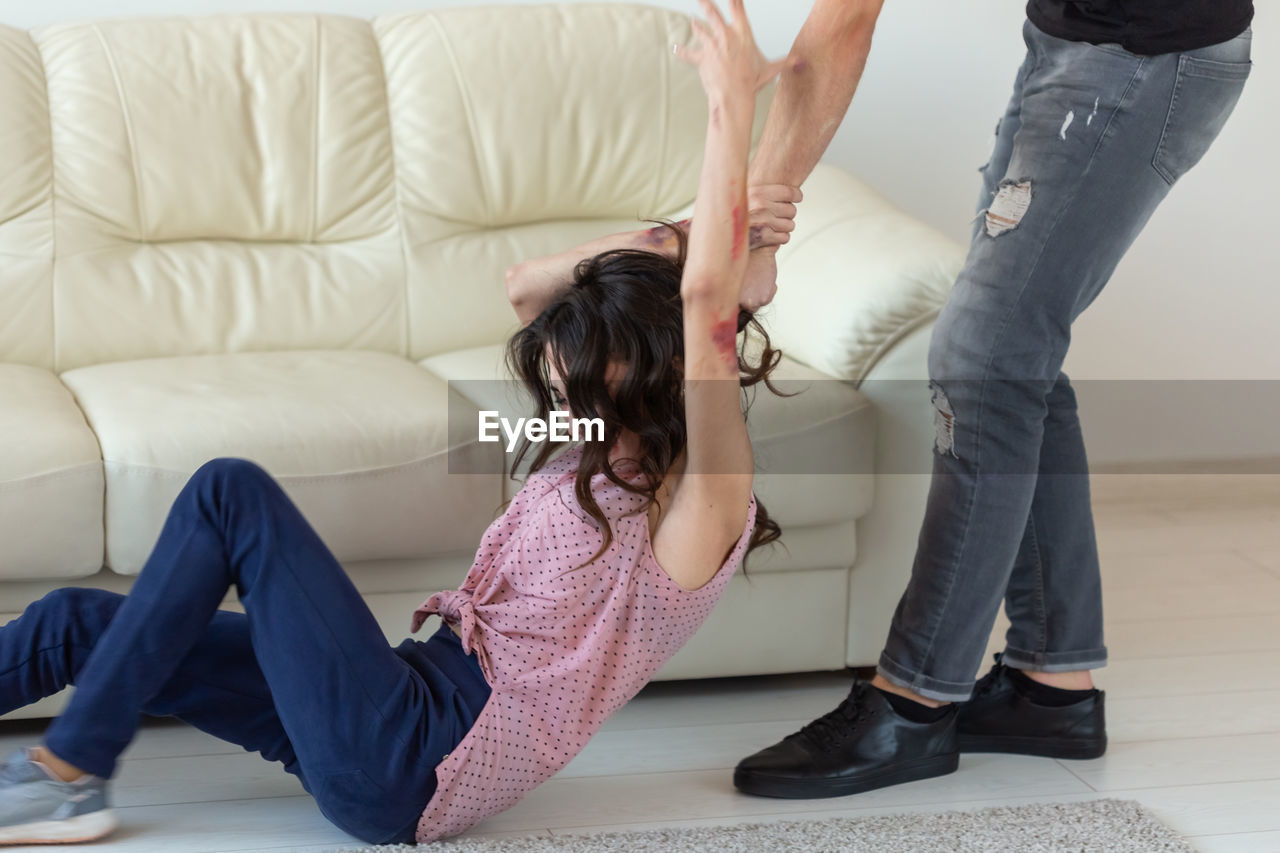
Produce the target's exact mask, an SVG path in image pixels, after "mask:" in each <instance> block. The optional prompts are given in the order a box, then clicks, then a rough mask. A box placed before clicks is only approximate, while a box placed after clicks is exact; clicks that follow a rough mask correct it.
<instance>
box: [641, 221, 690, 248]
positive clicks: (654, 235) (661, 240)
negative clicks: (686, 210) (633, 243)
mask: <svg viewBox="0 0 1280 853" xmlns="http://www.w3.org/2000/svg"><path fill="white" fill-rule="evenodd" d="M692 224H693V220H692V219H681V220H680V221H679V222H676V223H673V225H674V226H675V227H676V228H679V229H680V230H681V231H683V232H684V233H685V234H688V233H689V226H690V225H692ZM643 244H644V246H645V248H647V249H649V250H650V251H654V252H674V251H675V250H676V248H677V244H676V235H675V234H672V233H671V227H670V226H667V225H656V226H654V227H653V228H650V229H649V230H648V231H646V232H644V239H643Z"/></svg>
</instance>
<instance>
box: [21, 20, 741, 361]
mask: <svg viewBox="0 0 1280 853" xmlns="http://www.w3.org/2000/svg"><path fill="white" fill-rule="evenodd" d="M688 38H689V34H688V28H687V18H686V17H685V16H684V15H681V14H677V13H674V12H670V11H667V10H661V9H656V8H651V7H642V6H619V5H613V4H609V5H585V4H583V5H578V4H575V5H567V6H508V7H489V8H483V9H479V8H475V9H451V10H443V11H435V12H414V13H408V14H397V15H389V16H384V17H380V18H375V19H374V20H372V21H364V20H359V19H354V18H345V17H338V16H330V15H295V14H257V15H215V16H210V17H203V18H139V19H124V20H111V21H103V22H96V23H70V24H60V25H56V26H51V27H47V28H44V29H42V30H37V31H34V32H32V33H26V32H22V31H19V30H14V29H11V28H3V27H0V103H3V104H4V109H3V110H0V152H3V160H4V166H3V169H2V170H0V257H3V259H4V260H3V263H0V361H10V362H19V363H25V364H31V365H36V366H44V367H49V368H52V369H55V370H58V371H63V370H69V369H72V368H75V367H82V366H85V365H90V364H98V363H102V362H108V361H121V360H129V359H137V358H151V357H162V356H174V355H192V354H202V353H223V352H237V351H248V350H258V351H263V350H280V349H334V348H354V349H372V350H381V351H386V352H392V353H399V354H404V355H406V356H409V357H412V358H415V359H417V358H424V357H427V356H430V355H434V354H437V353H440V352H445V351H449V350H453V349H459V348H463V347H467V346H478V345H483V344H490V343H494V342H496V341H500V340H501V339H502V338H503V336H504V335H505V334H507V333H508V332H509V331H510V329H511V328H512V318H511V314H510V312H509V310H508V309H507V307H506V303H505V296H504V288H503V278H502V272H503V270H504V269H505V268H506V267H507V266H508V265H510V264H512V263H514V262H516V261H518V260H521V259H523V258H525V257H527V256H530V255H532V254H535V253H542V252H548V251H555V250H558V249H561V248H564V247H565V246H566V245H569V244H570V243H571V242H572V241H575V240H579V239H585V238H586V237H588V236H593V235H595V234H600V233H605V232H607V231H610V230H613V229H615V228H617V227H622V226H625V224H626V223H634V222H635V221H636V220H637V219H639V218H644V217H655V216H665V215H669V214H671V213H673V212H675V211H676V210H678V209H680V208H681V207H682V206H684V205H687V204H688V203H689V202H690V201H691V199H692V196H693V193H694V189H695V186H696V181H697V174H698V169H699V167H700V161H701V149H702V139H703V134H704V129H705V115H706V106H705V99H704V96H703V94H702V91H701V88H700V86H699V84H698V80H697V76H696V74H695V73H694V72H693V70H692V69H690V68H688V67H686V66H684V65H683V64H682V63H679V62H678V61H676V60H674V58H673V57H672V55H671V51H670V45H671V44H672V43H673V42H675V41H687V40H688ZM760 113H761V116H760V117H758V119H757V121H758V122H759V120H760V118H762V116H763V110H761V111H760Z"/></svg>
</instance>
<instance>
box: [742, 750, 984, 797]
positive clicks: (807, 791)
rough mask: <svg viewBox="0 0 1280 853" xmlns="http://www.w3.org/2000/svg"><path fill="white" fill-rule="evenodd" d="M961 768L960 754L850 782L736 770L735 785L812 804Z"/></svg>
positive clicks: (748, 791) (907, 764) (896, 767)
mask: <svg viewBox="0 0 1280 853" xmlns="http://www.w3.org/2000/svg"><path fill="white" fill-rule="evenodd" d="M959 765H960V754H959V753H958V752H952V753H948V754H946V755H935V756H932V757H930V758H921V759H917V760H915V761H904V762H902V763H900V764H894V765H891V766H889V767H885V768H883V769H881V770H877V771H876V772H874V773H864V774H862V775H860V776H855V777H850V778H847V779H789V778H787V777H785V776H769V775H767V774H761V773H756V772H753V771H750V770H748V771H743V770H735V771H734V772H733V784H734V787H736V788H737V789H738V790H739V791H742V792H743V793H744V794H754V795H756V796H758V797H778V798H781V799H788V800H812V799H819V798H821V797H847V796H850V795H851V794H862V793H865V792H867V791H874V790H876V789H877V788H887V787H889V786H890V785H901V784H903V783H904V782H916V781H919V780H920V779H932V778H933V777H934V776H945V775H947V774H948V773H954V772H955V771H956V768H957V767H959Z"/></svg>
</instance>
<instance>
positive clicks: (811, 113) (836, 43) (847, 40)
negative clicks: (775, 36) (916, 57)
mask: <svg viewBox="0 0 1280 853" xmlns="http://www.w3.org/2000/svg"><path fill="white" fill-rule="evenodd" d="M883 5H884V0H815V3H814V6H813V10H812V11H811V12H810V13H809V17H808V19H807V20H806V21H805V23H804V26H803V27H802V28H801V30H800V34H799V35H797V36H796V41H795V45H794V46H793V47H792V49H791V57H790V58H791V62H790V63H788V66H787V68H786V70H784V72H783V74H782V79H781V82H780V83H779V84H778V90H777V93H776V94H775V95H774V99H773V105H772V106H771V107H770V109H769V117H768V119H767V120H766V122H765V129H764V134H763V136H762V137H761V140H760V146H759V148H758V149H757V152H756V155H755V159H754V160H753V161H752V163H751V171H750V179H749V180H750V183H752V184H766V183H768V184H788V185H790V186H795V187H798V186H800V185H801V184H802V183H804V181H805V179H806V178H808V177H809V173H810V172H812V171H813V168H814V166H816V165H817V164H818V161H819V160H820V159H821V158H822V155H823V153H824V152H825V151H826V150H827V146H828V145H829V144H830V143H831V138H832V137H833V136H835V132H836V129H837V128H838V127H839V126H840V122H841V120H842V119H843V118H844V114H845V113H846V112H847V111H848V109H849V103H850V102H851V101H852V100H853V93H854V92H855V91H856V90H857V88H858V82H859V81H860V80H861V79H862V71H863V69H864V68H865V67H866V63H867V55H868V53H870V51H871V36H872V33H873V31H874V30H875V24H876V19H877V18H878V17H879V15H880V8H881V6H883Z"/></svg>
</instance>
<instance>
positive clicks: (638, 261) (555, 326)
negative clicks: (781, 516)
mask: <svg viewBox="0 0 1280 853" xmlns="http://www.w3.org/2000/svg"><path fill="white" fill-rule="evenodd" d="M662 224H663V225H666V226H667V227H669V228H670V229H671V230H672V231H674V232H675V234H676V239H677V241H678V246H679V251H678V254H677V257H676V259H675V260H672V259H671V258H669V257H666V256H665V255H660V254H657V253H655V252H647V251H642V250H632V249H624V250H615V251H610V252H604V253H602V254H599V255H596V256H594V257H591V258H587V259H586V260H583V261H582V262H581V263H579V264H578V266H577V267H576V268H575V269H574V273H573V283H572V285H571V286H570V287H569V288H568V289H567V290H565V292H564V293H562V294H561V295H559V296H558V297H556V299H555V300H554V301H553V302H552V303H551V304H550V305H548V306H547V307H546V309H545V310H543V312H542V313H541V314H539V315H538V317H537V318H536V319H534V320H533V321H532V322H531V323H529V325H527V326H525V327H524V328H523V329H521V330H520V331H518V332H516V333H515V335H513V336H512V338H511V340H510V341H509V342H508V345H507V363H508V366H509V367H510V369H511V372H512V373H513V375H515V376H516V377H517V378H519V379H520V380H521V381H522V382H523V384H524V386H525V387H526V388H527V389H528V391H529V394H530V395H531V396H532V397H533V399H534V400H535V401H536V402H537V407H538V416H539V417H547V416H548V414H549V413H550V412H551V411H553V410H555V409H557V408H559V407H557V406H555V405H554V400H553V395H552V389H551V384H550V379H549V373H548V370H547V364H546V354H547V352H548V351H550V352H552V353H555V354H556V358H557V366H558V367H560V368H561V373H562V376H563V380H564V385H565V393H566V395H567V397H568V399H569V400H570V401H571V403H570V405H571V407H572V409H573V414H574V416H575V417H588V418H600V419H601V420H602V421H603V422H604V425H605V428H604V440H603V441H588V442H586V443H585V446H584V448H583V453H582V461H581V464H580V466H579V468H578V472H577V477H576V481H575V484H574V492H575V494H576V495H577V498H578V502H579V503H580V504H581V506H582V508H583V509H584V510H585V511H586V512H587V514H588V515H590V516H591V517H592V518H593V519H595V520H596V521H597V522H598V523H599V525H600V527H601V528H602V529H603V531H604V544H603V545H601V547H600V550H599V551H597V552H596V553H595V555H594V556H592V558H591V559H592V560H594V559H596V558H598V557H599V556H600V555H601V554H603V553H604V552H605V550H607V549H608V547H609V545H610V544H611V543H612V542H613V530H612V529H611V528H610V526H609V523H608V520H607V519H606V518H605V515H604V512H603V511H602V510H601V509H600V506H599V504H597V503H596V500H595V498H594V497H593V496H592V494H591V478H592V477H593V476H595V475H596V474H597V473H599V472H604V474H605V476H606V477H608V478H609V480H610V481H611V482H613V483H615V484H617V485H618V486H620V487H621V488H623V489H626V490H627V491H629V492H632V493H635V494H640V495H644V496H645V497H647V498H648V501H647V502H646V503H645V507H644V508H645V510H647V509H648V507H649V506H651V505H652V503H653V502H654V501H655V500H656V499H657V497H656V496H657V490H658V488H659V486H660V485H661V484H662V479H663V477H664V476H665V475H666V472H667V471H668V470H669V469H670V467H671V465H672V463H673V462H674V461H675V459H676V458H677V457H678V456H679V455H680V453H681V452H682V451H683V450H684V448H685V444H686V441H687V438H688V433H687V428H686V425H685V412H684V395H683V387H684V375H683V370H682V367H681V365H683V363H684V313H683V309H682V305H681V301H680V278H681V274H682V271H683V269H684V260H685V254H686V251H687V248H688V241H687V238H686V236H685V234H684V232H683V231H682V230H680V229H679V228H677V227H675V226H674V225H672V224H671V223H662ZM748 327H750V328H751V329H752V330H753V331H754V332H755V333H756V334H757V335H758V336H759V337H760V338H761V339H762V341H763V343H764V349H763V352H762V353H761V355H760V360H759V363H757V364H750V363H748V361H747V358H746V354H745V349H746V336H745V335H741V333H742V332H744V331H745V330H746V329H747V328H748ZM738 331H739V334H740V341H739V345H738V372H739V384H740V385H741V386H742V387H743V388H744V389H746V388H750V387H751V386H754V385H757V384H759V383H761V382H763V383H764V384H765V386H766V387H768V388H769V390H770V391H772V392H774V393H776V394H781V392H779V391H778V389H776V388H775V387H774V386H773V385H772V383H770V382H769V374H770V373H771V372H772V371H773V370H774V368H775V367H777V365H778V362H779V361H780V360H781V358H782V353H781V352H780V351H778V350H775V349H773V347H772V346H770V343H769V336H768V334H767V333H766V332H765V331H764V329H763V327H761V325H760V323H759V322H758V321H757V320H756V319H755V318H754V317H753V316H752V315H751V314H750V313H748V312H746V311H741V312H739V316H738ZM611 361H620V362H624V363H626V364H627V365H628V367H629V369H628V370H627V373H626V375H625V377H623V379H622V380H621V382H620V384H619V385H618V387H617V393H616V395H610V393H609V389H608V387H607V386H606V384H605V373H606V371H607V369H608V367H609V363H610V362H611ZM784 396H785V395H784ZM744 417H745V415H744ZM623 430H630V431H631V432H633V433H635V434H636V435H637V436H638V437H639V446H640V451H639V455H640V458H639V459H637V460H635V461H636V462H637V463H638V465H639V467H640V470H641V473H642V475H643V477H642V478H640V479H641V484H639V485H636V484H633V483H631V482H628V481H626V480H624V479H622V478H621V477H619V476H618V474H617V473H616V472H615V471H614V468H613V464H612V463H611V462H610V461H609V451H610V448H611V447H613V445H614V443H615V442H616V441H617V440H618V437H619V436H620V435H621V433H622V431H623ZM531 447H532V442H530V441H529V440H528V439H527V438H526V439H525V440H524V441H523V442H522V443H521V445H520V449H519V451H518V453H517V455H516V461H515V466H513V470H514V468H515V467H518V466H519V465H520V463H521V461H523V459H524V458H525V456H526V454H527V453H528V452H529V450H530V449H531ZM554 452H555V445H553V444H552V443H550V442H541V447H540V448H539V450H538V452H537V455H536V456H535V457H534V459H533V462H532V466H531V470H532V471H537V470H538V469H539V468H541V467H542V466H543V465H545V464H546V463H547V462H548V460H549V459H550V457H551V455H552V454H553V453H554ZM781 535H782V530H781V528H780V527H779V526H778V523H777V522H775V521H774V520H773V519H771V518H770V517H769V513H768V511H767V510H766V509H765V508H764V505H763V504H761V503H760V502H759V501H757V502H756V523H755V529H754V530H753V531H752V534H751V540H750V547H749V549H748V550H749V551H751V550H754V549H756V548H759V547H760V546H762V545H766V544H768V543H770V542H774V541H776V540H778V539H779V538H780V537H781ZM587 562H590V560H588V561H587Z"/></svg>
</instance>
